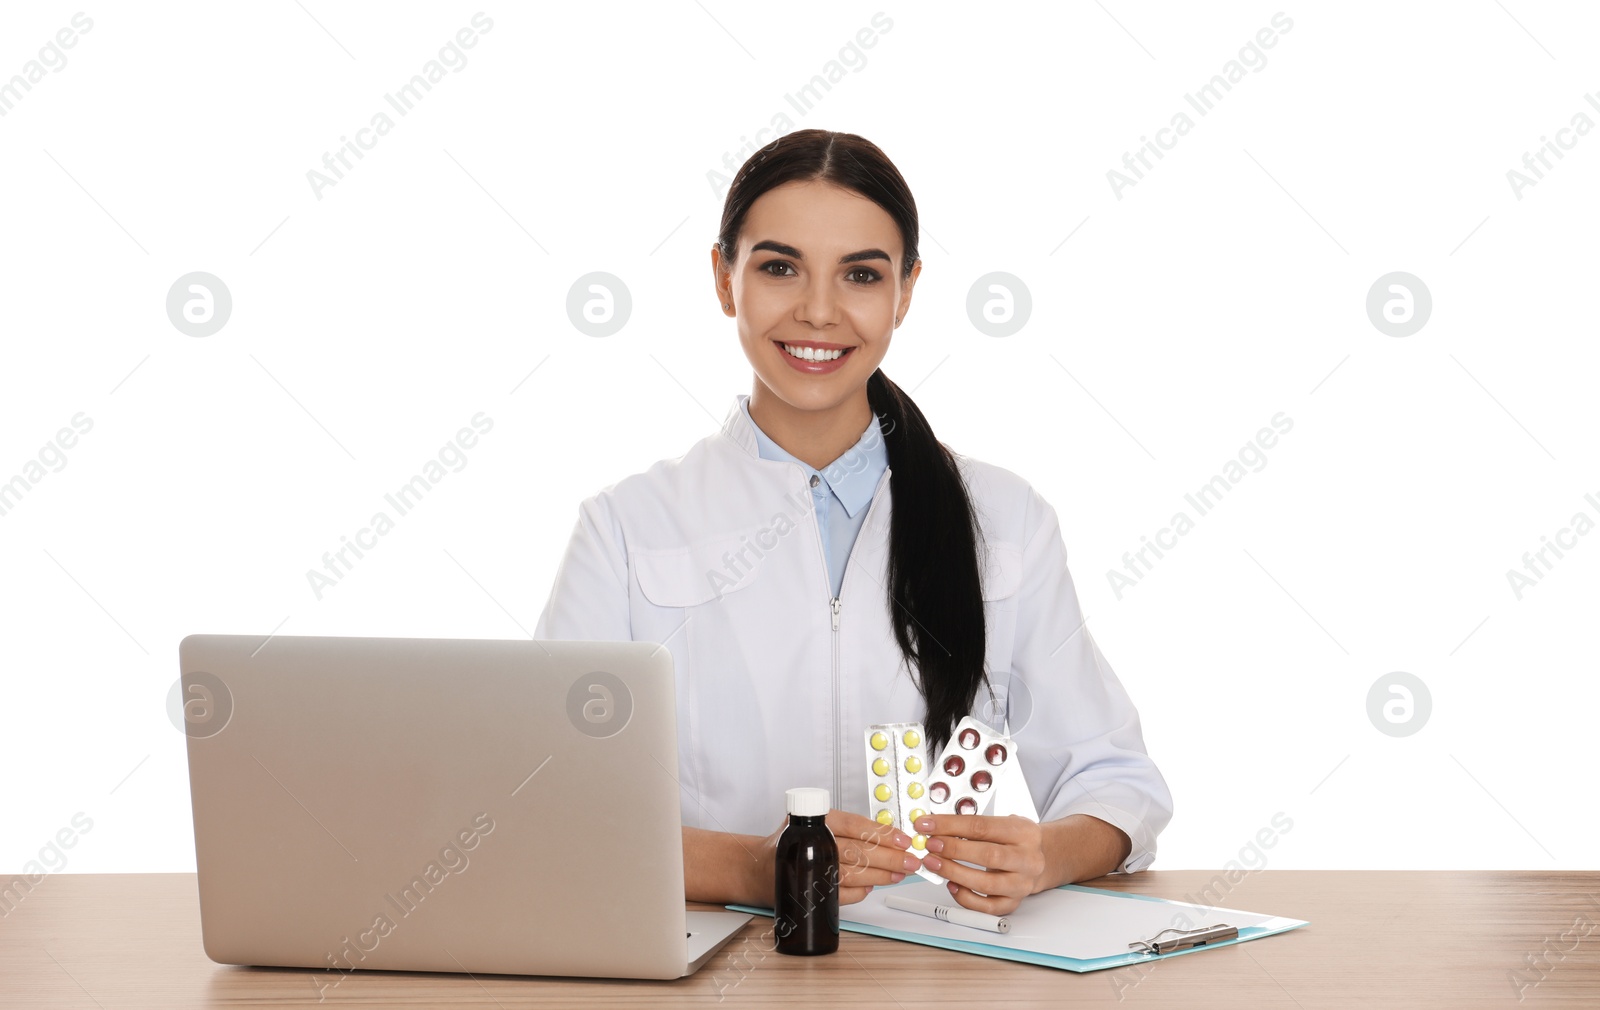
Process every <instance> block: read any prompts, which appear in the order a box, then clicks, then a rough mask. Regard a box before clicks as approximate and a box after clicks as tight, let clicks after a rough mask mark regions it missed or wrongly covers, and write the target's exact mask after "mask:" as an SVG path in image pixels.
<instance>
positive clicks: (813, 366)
mask: <svg viewBox="0 0 1600 1010" xmlns="http://www.w3.org/2000/svg"><path fill="white" fill-rule="evenodd" d="M773 344H774V345H775V346H776V347H777V350H778V353H779V354H780V355H782V356H783V360H784V361H786V362H788V364H789V367H790V368H793V369H794V370H795V371H797V372H803V373H805V374H806V375H826V374H828V373H830V372H836V371H838V370H839V369H840V368H842V367H844V363H845V361H846V360H847V359H848V358H849V357H850V355H851V354H852V353H854V351H855V348H854V347H840V346H837V345H835V347H833V348H818V349H819V350H839V351H842V352H843V353H842V354H840V355H839V356H838V357H837V358H833V359H831V360H823V361H817V360H810V359H806V358H797V357H795V356H794V355H793V354H790V353H789V352H788V351H787V350H786V349H785V348H784V346H783V342H782V341H777V340H775V341H773ZM789 346H790V347H799V346H802V345H798V344H790V345H789Z"/></svg>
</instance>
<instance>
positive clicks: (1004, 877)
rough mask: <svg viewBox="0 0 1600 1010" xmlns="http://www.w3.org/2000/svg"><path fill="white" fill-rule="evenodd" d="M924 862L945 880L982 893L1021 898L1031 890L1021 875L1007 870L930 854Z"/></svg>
mask: <svg viewBox="0 0 1600 1010" xmlns="http://www.w3.org/2000/svg"><path fill="white" fill-rule="evenodd" d="M922 863H923V865H924V866H926V867H927V868H928V869H930V870H932V871H933V872H934V873H937V874H938V875H939V876H941V877H943V878H944V879H945V880H947V881H949V882H951V883H953V884H960V885H961V886H962V887H966V888H970V889H972V890H975V891H978V892H980V893H982V894H987V895H990V896H994V895H1015V896H1016V897H1019V898H1021V897H1025V896H1026V895H1027V894H1028V892H1029V891H1030V888H1029V887H1028V886H1027V885H1026V884H1025V883H1024V881H1023V880H1022V878H1021V876H1019V875H1018V874H1015V873H1010V872H1007V871H1005V870H995V871H989V870H978V869H974V868H973V867H970V866H963V865H962V864H960V863H958V862H956V861H955V860H953V859H940V858H939V857H938V856H928V857H926V858H925V859H923V861H922Z"/></svg>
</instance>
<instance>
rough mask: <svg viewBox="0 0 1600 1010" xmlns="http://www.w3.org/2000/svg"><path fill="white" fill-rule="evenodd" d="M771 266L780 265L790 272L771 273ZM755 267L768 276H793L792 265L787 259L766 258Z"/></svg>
mask: <svg viewBox="0 0 1600 1010" xmlns="http://www.w3.org/2000/svg"><path fill="white" fill-rule="evenodd" d="M773 267H782V268H783V269H785V270H788V271H790V273H787V274H782V273H773V271H772V268H773ZM756 269H757V270H759V271H761V272H762V273H764V274H766V275H767V276H769V277H792V276H794V273H793V271H794V266H793V265H791V264H790V263H789V262H788V261H787V260H768V261H767V262H765V263H763V264H761V265H760V266H759V267H756Z"/></svg>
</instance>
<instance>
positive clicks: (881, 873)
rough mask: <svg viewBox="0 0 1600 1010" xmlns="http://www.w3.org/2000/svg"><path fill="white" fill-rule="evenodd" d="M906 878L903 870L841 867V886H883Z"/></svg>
mask: <svg viewBox="0 0 1600 1010" xmlns="http://www.w3.org/2000/svg"><path fill="white" fill-rule="evenodd" d="M904 879H906V875H905V872H904V871H901V870H894V871H890V870H882V869H867V870H846V869H844V868H843V867H841V868H840V871H839V886H840V887H881V886H883V885H885V884H898V883H900V881H902V880H904Z"/></svg>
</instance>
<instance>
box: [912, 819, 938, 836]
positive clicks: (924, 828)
mask: <svg viewBox="0 0 1600 1010" xmlns="http://www.w3.org/2000/svg"><path fill="white" fill-rule="evenodd" d="M912 827H914V828H916V829H917V830H918V831H920V832H922V833H923V834H927V833H928V832H930V831H932V830H933V818H932V817H918V818H917V823H916V824H913V825H912Z"/></svg>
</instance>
